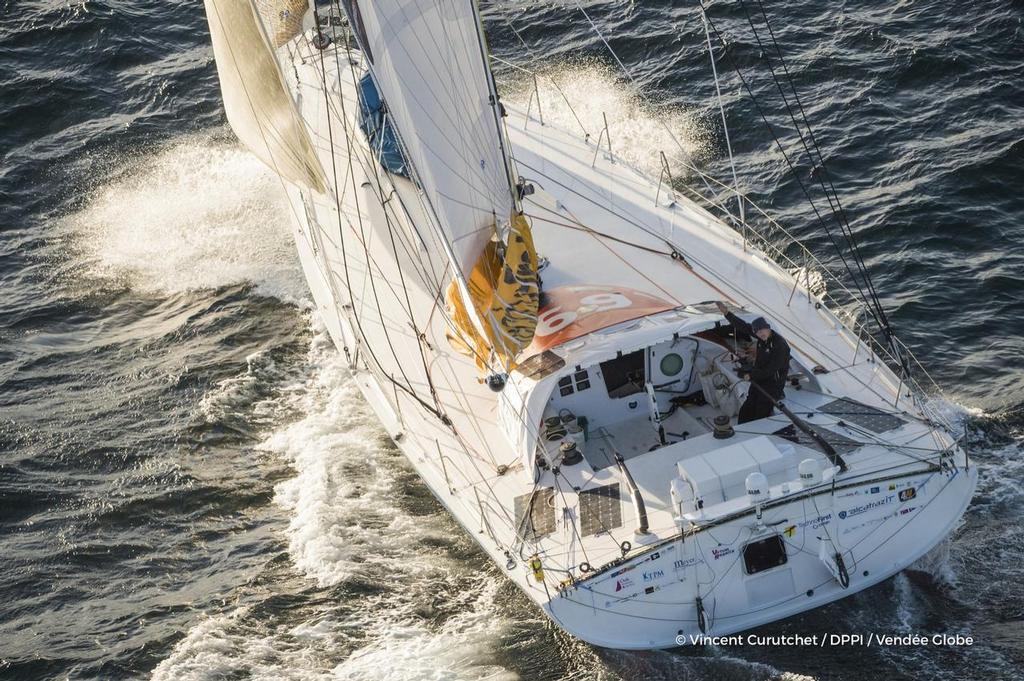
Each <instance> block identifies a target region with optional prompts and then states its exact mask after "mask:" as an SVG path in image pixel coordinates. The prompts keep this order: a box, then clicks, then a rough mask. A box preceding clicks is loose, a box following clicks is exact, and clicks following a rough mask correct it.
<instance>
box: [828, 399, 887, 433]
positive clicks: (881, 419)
mask: <svg viewBox="0 0 1024 681" xmlns="http://www.w3.org/2000/svg"><path fill="white" fill-rule="evenodd" d="M818 411H820V412H824V413H826V414H831V415H832V416H835V417H836V418H838V419H839V420H840V421H847V422H849V423H853V424H855V425H858V426H860V427H861V428H867V429H868V430H870V431H871V432H873V433H884V432H887V431H890V430H895V429H897V428H899V427H900V426H902V425H903V424H904V423H906V421H904V420H903V419H901V418H900V417H899V416H895V415H893V414H889V413H887V412H884V411H882V410H881V409H877V408H875V407H870V406H868V405H866V404H862V403H860V402H857V401H856V400H850V399H847V398H845V397H840V398H839V399H835V400H832V401H831V402H829V403H828V404H826V405H825V406H823V407H820V408H819V409H818Z"/></svg>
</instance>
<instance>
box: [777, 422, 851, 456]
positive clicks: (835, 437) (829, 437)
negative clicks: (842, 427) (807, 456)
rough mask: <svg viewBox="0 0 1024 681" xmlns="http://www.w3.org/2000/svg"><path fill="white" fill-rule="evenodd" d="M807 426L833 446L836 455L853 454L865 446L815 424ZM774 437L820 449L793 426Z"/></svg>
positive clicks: (787, 427)
mask: <svg viewBox="0 0 1024 681" xmlns="http://www.w3.org/2000/svg"><path fill="white" fill-rule="evenodd" d="M807 425H808V427H809V428H810V429H811V430H813V431H814V432H815V433H817V434H818V435H820V436H821V438H822V439H823V440H824V441H825V442H827V443H829V444H830V445H832V448H833V449H835V450H836V453H838V454H840V455H842V454H846V453H848V452H852V451H853V450H855V449H858V448H860V447H862V446H863V445H862V444H861V443H859V442H857V441H856V440H851V439H850V438H848V437H846V436H844V435H840V434H839V433H836V432H833V431H831V430H829V429H828V428H822V427H821V426H816V425H814V424H813V423H808V424H807ZM772 435H778V436H779V437H781V438H785V439H787V440H789V441H790V442H795V443H797V444H799V445H803V446H805V447H811V448H814V449H817V447H818V445H817V444H815V442H814V440H812V439H811V437H810V436H809V435H807V434H806V433H804V432H803V431H802V430H800V429H799V428H797V427H796V426H793V425H789V426H786V427H785V428H782V429H781V430H777V431H775V432H774V433H772Z"/></svg>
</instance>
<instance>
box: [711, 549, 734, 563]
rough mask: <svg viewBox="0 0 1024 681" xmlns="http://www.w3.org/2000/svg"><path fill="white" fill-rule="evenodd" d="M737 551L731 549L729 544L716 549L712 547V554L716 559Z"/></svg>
mask: <svg viewBox="0 0 1024 681" xmlns="http://www.w3.org/2000/svg"><path fill="white" fill-rule="evenodd" d="M733 553H736V549H731V548H729V547H728V546H720V547H718V548H716V549H711V555H712V556H714V557H715V560H718V559H719V558H724V557H725V556H728V555H730V554H733Z"/></svg>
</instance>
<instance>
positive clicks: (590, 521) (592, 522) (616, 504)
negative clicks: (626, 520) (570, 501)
mask: <svg viewBox="0 0 1024 681" xmlns="http://www.w3.org/2000/svg"><path fill="white" fill-rule="evenodd" d="M617 527H622V504H621V503H620V500H619V483H617V482H616V483H613V484H611V485H604V486H603V487H595V488H594V489H587V490H583V491H582V492H580V532H581V534H583V536H584V537H586V536H588V535H592V534H598V533H600V532H607V531H608V530H614V529H615V528H617Z"/></svg>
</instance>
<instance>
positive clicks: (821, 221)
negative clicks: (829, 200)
mask: <svg viewBox="0 0 1024 681" xmlns="http://www.w3.org/2000/svg"><path fill="white" fill-rule="evenodd" d="M698 3H699V4H700V6H701V9H702V10H705V12H706V8H705V7H704V2H703V0H698ZM707 21H708V25H709V26H711V30H712V31H714V32H715V37H716V38H718V41H719V43H721V45H722V47H723V48H725V49H724V51H723V54H724V55H725V57H726V58H727V59H728V60H729V64H730V66H731V67H732V69H733V70H734V71H735V72H736V75H737V76H739V78H740V82H741V83H742V84H743V88H744V90H746V92H747V94H748V95H749V96H750V100H751V102H752V103H753V104H754V108H755V109H757V112H758V115H759V116H760V117H761V121H762V122H763V123H764V124H765V127H766V128H767V129H768V132H769V134H770V135H771V136H772V139H773V140H774V142H775V145H776V146H777V147H778V148H779V151H780V152H781V154H782V158H783V159H784V160H785V162H786V166H787V167H788V168H789V170H790V173H791V174H792V176H793V179H794V180H796V183H797V185H798V186H799V187H800V190H801V192H802V193H803V195H804V197H805V198H806V199H807V202H808V204H809V205H810V206H811V210H812V211H814V215H815V217H816V218H817V220H818V223H819V224H820V225H821V227H822V228H823V229H824V230H825V234H826V236H828V238H829V240H830V241H831V242H832V245H833V246H834V247H835V249H836V254H837V255H838V256H839V259H840V260H841V261H842V263H843V266H844V267H845V268H846V270H847V272H851V273H852V270H851V268H850V264H849V263H848V262H847V260H846V256H845V254H844V253H843V249H842V248H840V246H839V244H838V243H837V242H836V239H835V236H834V235H833V234H832V230H830V229H829V228H828V225H827V224H826V223H825V219H824V218H823V217H822V215H821V212H820V211H819V210H818V207H817V205H816V204H815V203H814V200H813V199H812V198H811V195H810V193H809V192H808V190H807V187H806V185H804V182H803V180H802V179H800V175H799V173H797V171H796V168H795V167H794V165H793V162H792V161H791V160H790V158H789V154H787V153H786V150H785V148H784V147H783V145H782V142H781V140H779V137H778V135H777V134H776V133H775V128H774V127H773V126H772V125H771V123H769V122H768V117H767V115H766V114H765V112H764V109H762V108H761V104H760V102H758V101H757V98H756V97H755V96H754V92H753V90H752V89H751V87H750V85H749V83H748V82H747V79H746V77H745V76H744V75H743V71H742V69H740V67H739V65H738V64H737V63H736V61H735V60H734V59H733V58H732V55H731V54H730V52H729V49H728V45H727V44H726V42H725V38H723V37H722V34H721V33H720V32H719V31H718V27H717V26H716V25H715V22H714V21H713V20H712V19H711V17H710V16H709V17H707ZM852 279H853V283H854V286H856V288H857V290H858V292H859V293H860V295H861V296H862V297H863V298H864V299H865V300H866V299H867V295H866V294H865V293H864V290H863V288H861V285H860V281H859V280H858V279H857V278H856V277H853V278H852ZM872 316H873V317H875V321H876V322H877V323H879V325H881V322H880V320H879V319H878V318H877V315H876V314H875V312H874V311H873V310H872Z"/></svg>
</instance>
